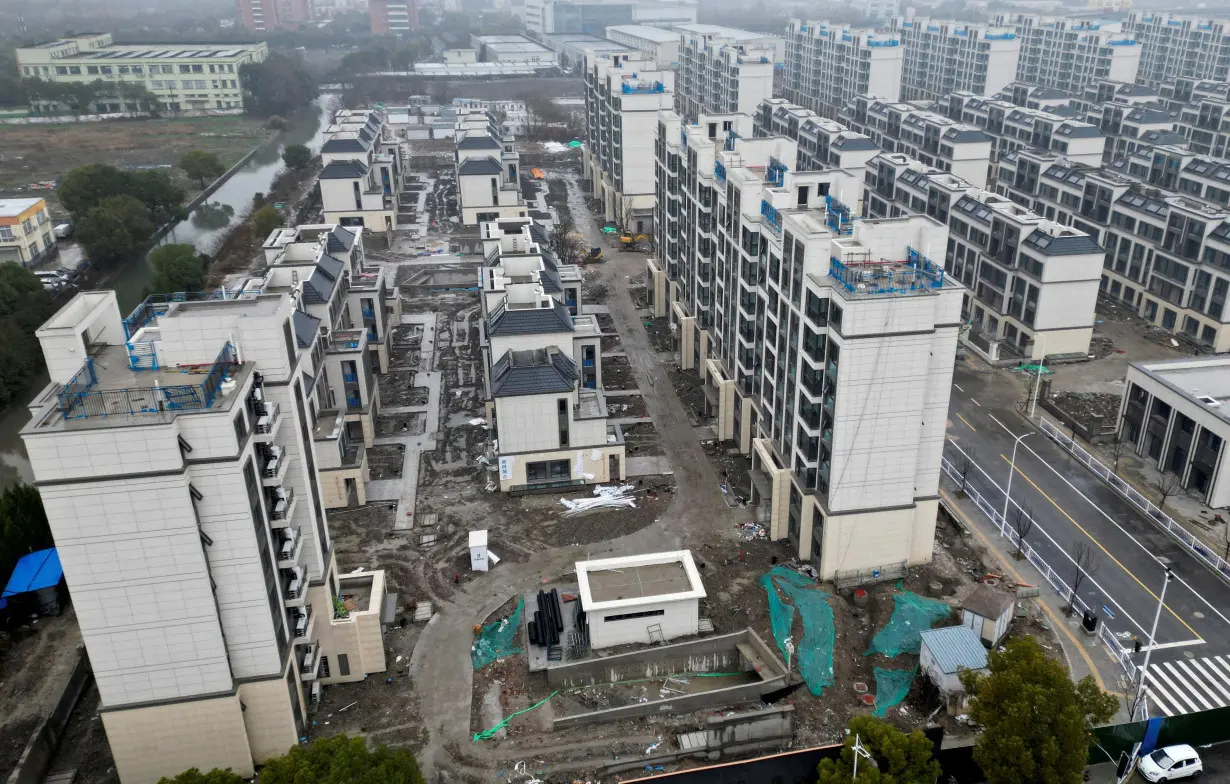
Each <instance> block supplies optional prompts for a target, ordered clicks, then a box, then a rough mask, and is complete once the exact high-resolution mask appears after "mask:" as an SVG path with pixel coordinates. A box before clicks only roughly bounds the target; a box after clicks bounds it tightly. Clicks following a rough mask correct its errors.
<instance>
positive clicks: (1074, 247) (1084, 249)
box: [1026, 232, 1105, 256]
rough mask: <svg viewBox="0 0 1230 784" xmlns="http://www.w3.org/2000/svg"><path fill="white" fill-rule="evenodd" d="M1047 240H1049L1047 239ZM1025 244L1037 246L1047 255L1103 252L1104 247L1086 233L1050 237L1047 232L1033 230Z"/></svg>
mask: <svg viewBox="0 0 1230 784" xmlns="http://www.w3.org/2000/svg"><path fill="white" fill-rule="evenodd" d="M1047 240H1049V242H1048V241H1047ZM1026 244H1028V245H1031V246H1033V247H1036V248H1038V249H1039V250H1041V251H1042V252H1043V253H1045V254H1046V255H1048V256H1075V255H1077V254H1081V253H1104V252H1105V251H1104V249H1103V248H1102V246H1101V245H1099V244H1098V243H1097V240H1095V239H1094V238H1093V237H1090V236H1089V235H1088V234H1079V235H1076V236H1072V237H1052V236H1050V235H1049V234H1043V233H1041V232H1034V233H1033V234H1031V235H1029V237H1028V238H1027V239H1026Z"/></svg>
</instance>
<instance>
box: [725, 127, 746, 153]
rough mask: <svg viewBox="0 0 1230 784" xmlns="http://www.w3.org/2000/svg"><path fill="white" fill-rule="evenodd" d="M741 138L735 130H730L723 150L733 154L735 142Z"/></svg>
mask: <svg viewBox="0 0 1230 784" xmlns="http://www.w3.org/2000/svg"><path fill="white" fill-rule="evenodd" d="M740 138H742V137H741V136H739V134H738V133H736V132H735V130H734V129H733V128H732V129H731V130H728V131H727V132H726V141H725V142H724V143H723V144H722V149H724V150H726V152H733V151H734V149H735V141H736V140H738V139H740Z"/></svg>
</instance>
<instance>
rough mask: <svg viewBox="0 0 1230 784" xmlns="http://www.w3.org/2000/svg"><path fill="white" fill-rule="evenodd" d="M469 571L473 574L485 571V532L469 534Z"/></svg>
mask: <svg viewBox="0 0 1230 784" xmlns="http://www.w3.org/2000/svg"><path fill="white" fill-rule="evenodd" d="M470 569H471V570H472V571H475V572H485V571H487V531H486V529H484V530H482V531H471V532H470Z"/></svg>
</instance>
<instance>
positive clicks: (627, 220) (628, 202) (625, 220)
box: [615, 196, 633, 231]
mask: <svg viewBox="0 0 1230 784" xmlns="http://www.w3.org/2000/svg"><path fill="white" fill-rule="evenodd" d="M632 204H633V200H632V197H631V196H624V197H623V198H621V199H620V200H619V204H617V205H616V207H615V208H616V215H615V225H617V226H618V227H619V228H620V229H621V230H623V231H632V229H633V226H632Z"/></svg>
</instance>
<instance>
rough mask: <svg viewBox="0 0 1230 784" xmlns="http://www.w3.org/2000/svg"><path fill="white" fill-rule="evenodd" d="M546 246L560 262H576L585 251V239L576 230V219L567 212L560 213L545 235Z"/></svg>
mask: <svg viewBox="0 0 1230 784" xmlns="http://www.w3.org/2000/svg"><path fill="white" fill-rule="evenodd" d="M547 248H548V249H549V250H550V251H551V252H552V253H554V254H555V258H556V259H558V260H559V263H560V264H576V263H577V262H579V261H580V260H581V256H582V254H584V253H585V239H584V238H583V237H582V236H581V235H580V233H578V232H577V224H576V221H575V220H573V218H572V215H571V214H569V213H561V214H560V216H559V220H558V221H556V223H555V226H554V227H553V228H552V229H551V234H550V235H548V237H547Z"/></svg>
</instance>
